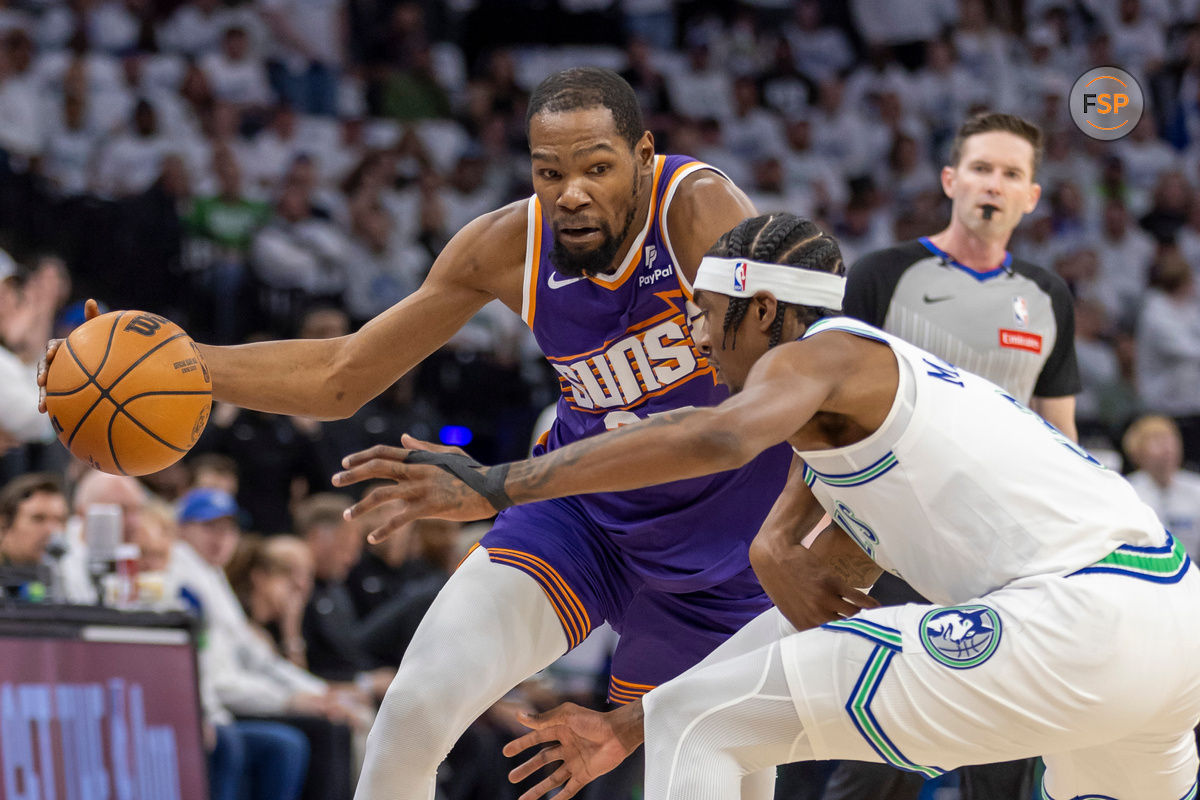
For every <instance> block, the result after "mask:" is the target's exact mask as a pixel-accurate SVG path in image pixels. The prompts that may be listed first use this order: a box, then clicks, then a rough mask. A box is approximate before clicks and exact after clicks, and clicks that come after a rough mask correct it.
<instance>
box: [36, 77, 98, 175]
mask: <svg viewBox="0 0 1200 800" xmlns="http://www.w3.org/2000/svg"><path fill="white" fill-rule="evenodd" d="M47 127H48V129H49V130H48V133H47V135H46V141H45V148H44V151H43V154H42V160H41V162H40V163H41V170H42V174H43V175H44V176H45V177H46V178H47V179H48V180H49V181H50V183H51V185H52V186H53V187H54V190H55V192H56V193H57V194H59V195H63V196H67V197H78V196H79V195H82V194H85V193H86V192H87V191H88V189H89V187H90V186H91V183H92V172H93V170H94V168H95V166H96V165H95V157H96V153H97V151H98V149H99V145H100V131H99V130H97V129H96V127H95V125H94V124H93V122H92V121H91V120H90V119H89V115H88V99H87V95H86V94H85V93H83V92H78V91H69V92H66V93H64V94H63V98H62V114H61V118H60V119H55V118H54V117H53V116H51V118H50V119H49V120H48V121H47Z"/></svg>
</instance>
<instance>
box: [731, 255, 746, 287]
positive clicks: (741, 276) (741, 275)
mask: <svg viewBox="0 0 1200 800" xmlns="http://www.w3.org/2000/svg"><path fill="white" fill-rule="evenodd" d="M733 290H734V291H735V292H744V291H746V262H745V261H739V262H737V263H736V264H734V265H733Z"/></svg>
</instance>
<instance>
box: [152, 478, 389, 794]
mask: <svg viewBox="0 0 1200 800" xmlns="http://www.w3.org/2000/svg"><path fill="white" fill-rule="evenodd" d="M236 514H237V506H236V504H235V503H234V501H233V498H232V497H231V496H229V495H228V494H225V493H223V492H220V491H217V490H213V489H194V490H192V491H191V492H189V493H188V494H187V495H185V496H184V498H183V499H182V500H181V501H180V503H179V510H178V515H179V522H180V536H181V538H182V539H183V542H181V543H180V544H179V545H178V546H177V547H176V549H175V550H174V551H173V553H172V561H173V565H174V566H173V568H174V569H175V570H178V573H177V574H178V575H179V576H180V580H181V582H182V584H183V585H184V586H185V587H187V589H188V590H189V591H190V592H191V593H192V595H193V596H194V597H195V598H196V599H197V601H198V604H199V606H200V609H201V612H202V614H203V616H204V619H205V620H206V621H207V625H208V632H209V633H208V640H209V647H210V649H211V650H212V654H211V663H212V674H213V683H214V687H215V691H216V696H217V698H218V699H219V700H220V702H221V703H222V705H224V706H225V707H227V708H228V709H229V710H230V711H232V712H233V713H234V714H236V715H238V716H239V717H247V716H250V717H267V718H274V719H279V718H281V717H282V718H284V719H286V720H287V721H288V722H290V723H292V724H295V725H297V726H298V727H300V728H301V730H303V731H304V732H305V735H306V736H308V738H309V744H310V746H311V748H312V752H313V763H314V764H319V765H320V769H319V770H312V771H310V773H309V782H310V783H309V789H310V791H313V792H315V795H314V796H317V797H322V798H328V799H329V800H340V798H347V800H348V798H349V793H350V782H351V772H352V757H351V755H352V754H351V749H350V738H351V737H350V730H351V729H350V728H349V727H347V726H349V725H354V726H359V727H361V728H363V729H365V727H366V726H367V725H369V724H370V720H371V712H370V710H369V709H368V708H366V707H365V706H363V705H361V704H360V703H358V702H357V701H356V700H355V698H354V697H352V696H351V695H348V694H346V693H344V692H335V691H333V690H332V689H331V687H330V686H329V685H328V684H327V683H326V682H325V681H323V680H321V679H320V678H318V677H317V676H315V675H313V674H312V673H310V672H307V671H306V670H303V669H301V668H300V667H297V666H296V665H295V664H293V663H292V662H291V661H289V660H287V659H286V658H284V657H283V656H282V655H281V654H280V653H279V652H278V651H277V650H276V648H275V647H274V646H273V645H272V644H271V642H270V640H269V639H267V638H264V637H263V636H261V635H260V634H258V633H256V632H255V629H254V627H253V625H252V624H251V623H250V621H249V619H248V618H247V616H246V613H245V611H243V610H242V607H241V604H240V603H239V602H238V599H237V596H236V595H235V594H234V592H233V589H232V588H230V585H229V581H228V579H227V578H226V576H225V572H224V568H225V566H227V565H228V564H229V561H230V559H231V558H232V556H233V554H234V552H235V551H236V549H237V544H238V539H239V538H240V535H241V531H240V529H239V527H238V524H237V518H236ZM314 782H316V783H314Z"/></svg>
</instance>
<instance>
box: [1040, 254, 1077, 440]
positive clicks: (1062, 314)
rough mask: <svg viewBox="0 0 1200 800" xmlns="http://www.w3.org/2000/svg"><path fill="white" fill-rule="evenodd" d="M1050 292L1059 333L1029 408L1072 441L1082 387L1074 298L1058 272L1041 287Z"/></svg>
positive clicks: (1075, 435) (1075, 432) (1075, 433)
mask: <svg viewBox="0 0 1200 800" xmlns="http://www.w3.org/2000/svg"><path fill="white" fill-rule="evenodd" d="M1044 288H1045V289H1046V290H1047V291H1048V292H1049V293H1050V307H1051V308H1052V309H1053V310H1054V322H1055V327H1056V328H1057V329H1058V335H1057V337H1056V340H1055V342H1054V350H1053V351H1051V353H1050V357H1049V358H1047V359H1046V363H1045V364H1044V365H1043V366H1042V373H1041V374H1040V375H1038V380H1037V384H1035V385H1034V387H1033V397H1031V398H1030V400H1029V407H1030V408H1031V409H1033V410H1034V411H1036V412H1037V413H1038V414H1041V416H1042V419H1044V420H1046V421H1047V422H1049V423H1050V424H1051V425H1053V426H1054V427H1056V428H1058V429H1059V430H1060V431H1062V433H1063V435H1064V436H1067V437H1069V438H1070V439H1071V441H1073V442H1077V441H1079V431H1078V430H1077V429H1076V428H1075V395H1077V394H1078V393H1079V392H1080V390H1081V389H1082V388H1083V385H1082V382H1081V381H1080V379H1079V362H1078V361H1077V360H1076V358H1075V300H1074V298H1073V297H1071V291H1070V289H1068V288H1067V285H1066V283H1064V282H1063V280H1062V279H1061V278H1059V277H1058V276H1057V275H1053V274H1051V275H1050V276H1049V280H1048V285H1047V286H1045V287H1044Z"/></svg>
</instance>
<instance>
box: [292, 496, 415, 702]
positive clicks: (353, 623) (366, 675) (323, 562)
mask: <svg viewBox="0 0 1200 800" xmlns="http://www.w3.org/2000/svg"><path fill="white" fill-rule="evenodd" d="M350 504H351V499H350V498H349V497H346V496H344V495H336V494H329V493H325V494H317V495H313V496H312V497H309V498H307V499H305V500H304V501H303V502H302V503H300V504H299V505H298V506H297V508H296V533H297V534H298V535H299V536H301V537H303V540H304V541H305V542H306V543H307V544H308V547H309V549H310V550H311V552H312V556H313V560H314V562H315V564H316V581H315V583H314V586H313V592H312V596H311V598H309V601H308V605H307V607H306V608H305V609H304V613H303V618H304V621H303V635H304V641H305V643H306V644H307V645H308V665H309V669H311V670H312V671H313V673H314V674H317V675H320V676H321V677H323V678H325V679H326V680H330V681H339V682H354V683H355V685H356V686H358V687H360V688H361V689H363V690H364V691H365V692H367V693H368V696H370V697H371V698H382V697H383V695H384V693H385V692H386V691H387V687H388V685H389V684H390V683H391V680H392V678H394V677H395V675H396V670H395V669H394V668H391V669H388V668H383V669H377V668H376V667H377V665H378V662H376V661H375V660H374V659H372V658H371V657H370V656H369V655H368V654H367V652H366V651H365V650H363V648H362V645H361V641H360V639H361V636H362V627H363V625H362V622H363V620H362V619H361V618H360V617H359V615H358V611H357V609H356V608H355V606H354V600H353V599H352V597H351V595H350V591H349V588H348V586H347V584H346V578H347V576H348V575H349V574H350V570H351V568H353V567H354V566H355V565H356V564H357V563H358V561H359V558H360V557H361V556H362V551H363V533H364V531H363V528H362V523H361V522H359V521H358V520H354V521H353V522H351V521H349V520H347V519H345V517H343V515H342V514H343V512H344V511H345V510H346V509H347V508H349V507H350Z"/></svg>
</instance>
